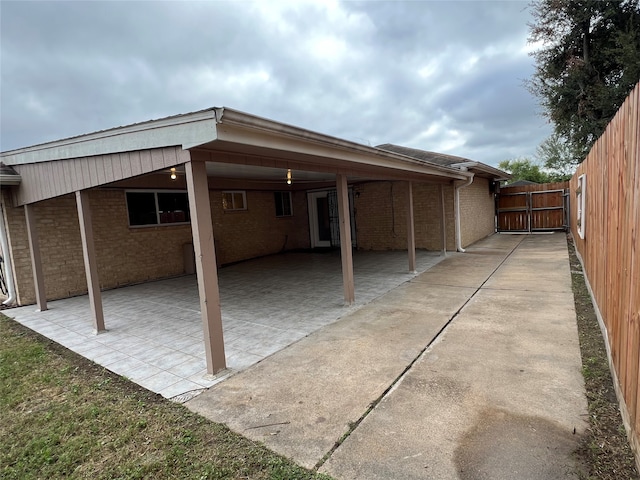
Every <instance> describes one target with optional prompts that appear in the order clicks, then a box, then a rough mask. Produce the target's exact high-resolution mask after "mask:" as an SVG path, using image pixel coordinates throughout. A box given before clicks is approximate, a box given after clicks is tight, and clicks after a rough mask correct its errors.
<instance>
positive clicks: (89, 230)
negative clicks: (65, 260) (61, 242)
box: [76, 190, 106, 333]
mask: <svg viewBox="0 0 640 480" xmlns="http://www.w3.org/2000/svg"><path fill="white" fill-rule="evenodd" d="M76 204H77V206H78V223H79V224H80V236H81V238H82V256H83V258H84V271H85V274H86V277H87V289H88V290H89V305H90V307H91V317H92V319H93V326H94V329H95V332H96V333H101V332H105V331H106V328H105V326H104V312H103V310H102V294H101V293H100V281H99V279H98V262H97V260H96V248H95V242H94V240H93V225H92V222H91V207H90V205H89V192H88V191H87V190H79V191H77V192H76Z"/></svg>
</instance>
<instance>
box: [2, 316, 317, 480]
mask: <svg viewBox="0 0 640 480" xmlns="http://www.w3.org/2000/svg"><path fill="white" fill-rule="evenodd" d="M0 419H1V420H0V477H1V478H6V479H14V478H15V479H30V478H47V479H53V478H92V479H94V478H109V479H119V478H122V479H125V478H126V479H135V478H154V479H163V478H181V479H183V478H184V479H205V478H206V479H222V478H224V479H245V478H251V479H273V480H276V479H327V478H329V477H327V476H323V475H319V474H316V473H314V472H311V471H308V470H306V469H304V468H302V467H300V466H298V465H296V464H295V463H293V462H291V461H289V460H288V459H286V458H284V457H281V456H279V455H276V454H275V453H273V452H271V451H270V450H268V449H267V448H265V447H264V446H263V445H261V444H258V443H256V442H252V441H250V440H248V439H246V438H244V437H242V436H241V435H238V434H235V433H233V432H231V431H230V430H229V429H228V428H226V427H225V426H223V425H219V424H216V423H213V422H210V421H208V420H206V419H205V418H203V417H201V416H199V415H197V414H194V413H192V412H190V411H189V410H187V409H186V408H185V407H183V406H182V405H178V404H175V403H173V402H170V401H168V400H165V399H163V398H162V397H160V396H158V395H155V394H153V393H151V392H149V391H147V390H145V389H143V388H141V387H138V386H137V385H135V384H133V383H131V382H129V381H127V380H126V379H123V378H121V377H118V376H117V375H114V374H112V373H111V372H109V371H107V370H105V369H103V368H101V367H99V366H97V365H95V364H93V363H91V362H89V361H87V360H86V359H84V358H82V357H79V356H78V355H76V354H74V353H72V352H70V351H68V350H66V349H64V348H62V347H60V346H58V345H57V344H55V343H53V342H50V341H48V340H47V339H44V338H43V337H40V336H39V335H37V334H35V333H33V332H31V331H30V330H28V329H26V328H24V327H22V326H20V325H18V324H16V323H15V322H13V321H12V320H9V319H8V318H7V317H5V316H4V315H2V314H0Z"/></svg>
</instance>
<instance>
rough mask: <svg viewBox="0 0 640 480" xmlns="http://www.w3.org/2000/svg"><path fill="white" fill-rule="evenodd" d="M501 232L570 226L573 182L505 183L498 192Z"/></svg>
mask: <svg viewBox="0 0 640 480" xmlns="http://www.w3.org/2000/svg"><path fill="white" fill-rule="evenodd" d="M496 218H497V230H498V232H528V233H531V232H544V231H551V230H566V229H567V228H568V226H569V182H558V183H544V184H542V185H537V184H536V185H522V186H518V187H502V188H501V189H500V192H499V193H498V194H497V195H496Z"/></svg>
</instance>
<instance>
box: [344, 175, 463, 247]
mask: <svg viewBox="0 0 640 480" xmlns="http://www.w3.org/2000/svg"><path fill="white" fill-rule="evenodd" d="M354 193H355V200H354V208H355V219H356V235H357V243H358V248H359V249H362V250H406V248H407V201H406V196H407V183H406V182H370V183H364V184H360V185H356V186H355V187H354ZM444 200H445V212H446V228H447V250H455V237H454V234H455V223H454V216H453V213H454V212H453V187H452V186H450V185H445V186H444ZM413 211H414V225H415V235H416V247H417V248H424V249H427V250H440V249H441V238H442V234H441V226H440V215H441V213H440V212H441V206H440V190H439V188H438V186H437V185H432V184H424V183H414V184H413Z"/></svg>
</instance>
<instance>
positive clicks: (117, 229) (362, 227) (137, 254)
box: [3, 179, 494, 305]
mask: <svg viewBox="0 0 640 480" xmlns="http://www.w3.org/2000/svg"><path fill="white" fill-rule="evenodd" d="M406 188H407V184H406V182H369V183H364V184H360V185H356V186H354V194H355V196H354V208H355V221H356V229H357V233H356V235H357V237H356V238H357V243H358V248H361V249H364V250H390V249H397V250H405V249H406V248H407V240H406V231H407V229H406V227H407V224H406ZM444 193H445V210H446V227H447V249H448V250H454V249H455V237H454V234H455V223H454V211H453V187H452V186H451V185H446V186H444ZM3 194H4V192H3ZM5 197H6V195H3V199H5ZM246 198H247V210H245V211H237V212H224V211H223V209H222V192H221V191H219V190H212V191H211V192H210V202H211V210H212V219H213V227H214V234H215V238H216V255H217V259H218V263H219V264H220V265H224V264H228V263H232V262H236V261H240V260H245V259H248V258H253V257H258V256H262V255H268V254H273V253H278V252H280V251H283V250H292V249H300V248H309V247H310V240H309V220H308V212H307V197H306V193H305V192H292V203H293V213H294V215H293V216H292V217H282V218H277V217H276V216H275V201H274V195H273V192H267V191H251V190H248V191H246ZM5 200H8V198H6V199H5ZM3 201H4V200H3ZM413 201H414V215H415V230H416V247H417V248H424V249H427V250H436V251H437V250H440V248H441V243H440V242H441V230H440V228H441V227H440V212H441V206H440V192H439V188H438V186H437V185H430V184H418V183H414V186H413ZM460 201H461V209H462V241H463V245H465V246H466V245H469V244H470V243H473V242H474V241H476V240H478V239H480V238H483V237H484V236H486V235H489V234H490V233H492V232H493V208H494V207H493V199H492V197H491V196H490V195H489V186H488V182H487V181H486V180H483V179H476V181H474V183H473V184H472V185H470V186H469V187H467V188H465V189H463V190H462V191H461V192H460ZM90 203H91V209H92V214H93V227H94V236H95V242H96V250H97V259H98V272H99V278H100V286H101V288H103V289H104V288H114V287H117V286H120V285H126V284H130V283H136V282H143V281H147V280H151V279H158V278H165V277H170V276H174V275H180V274H182V273H183V272H184V257H183V245H184V244H186V243H190V242H191V239H192V238H191V226H190V225H168V226H157V227H141V228H130V227H129V225H128V217H127V210H126V201H125V193H124V191H123V190H120V189H117V190H116V189H111V190H110V189H104V190H91V191H90ZM4 205H5V208H4V210H5V215H6V219H7V225H8V235H9V242H10V245H11V247H10V248H11V258H12V262H13V266H14V271H15V278H16V286H17V292H18V302H19V303H20V304H23V305H24V304H29V303H33V302H34V301H35V293H34V288H33V276H32V269H31V257H30V253H29V247H28V242H27V231H26V224H25V218H24V209H23V208H22V207H20V208H13V207H11V206H8V205H9V202H8V201H4ZM34 211H35V219H36V225H37V229H38V235H39V238H40V248H41V254H42V259H43V272H44V278H45V289H46V292H47V298H48V299H50V300H51V299H56V298H64V297H68V296H72V295H77V294H82V293H85V292H86V280H85V273H84V263H83V259H82V245H81V240H80V228H79V226H78V215H77V209H76V201H75V197H74V196H73V195H65V196H62V197H58V198H55V199H51V200H47V201H44V202H39V203H37V204H35V205H34Z"/></svg>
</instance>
